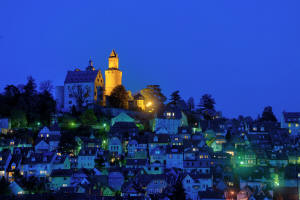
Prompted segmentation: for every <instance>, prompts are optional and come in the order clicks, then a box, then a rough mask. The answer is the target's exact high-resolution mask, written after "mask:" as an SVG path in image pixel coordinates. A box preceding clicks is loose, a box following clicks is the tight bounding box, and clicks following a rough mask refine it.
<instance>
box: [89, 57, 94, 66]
mask: <svg viewBox="0 0 300 200" xmlns="http://www.w3.org/2000/svg"><path fill="white" fill-rule="evenodd" d="M89 66H91V67H93V66H94V62H93V61H92V57H91V56H90V60H89Z"/></svg>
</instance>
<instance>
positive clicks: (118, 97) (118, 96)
mask: <svg viewBox="0 0 300 200" xmlns="http://www.w3.org/2000/svg"><path fill="white" fill-rule="evenodd" d="M128 98H129V97H128V93H127V91H126V89H125V87H124V86H123V85H118V86H116V87H115V88H114V89H113V91H112V92H111V94H110V96H109V97H108V99H109V104H110V106H112V107H114V108H123V109H128Z"/></svg>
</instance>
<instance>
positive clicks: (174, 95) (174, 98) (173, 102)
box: [169, 90, 181, 106]
mask: <svg viewBox="0 0 300 200" xmlns="http://www.w3.org/2000/svg"><path fill="white" fill-rule="evenodd" d="M180 99H181V97H180V95H179V90H176V91H175V92H173V93H172V94H171V98H170V103H169V104H171V105H175V106H176V105H177V104H178V102H179V100H180Z"/></svg>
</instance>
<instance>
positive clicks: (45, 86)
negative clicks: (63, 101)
mask: <svg viewBox="0 0 300 200" xmlns="http://www.w3.org/2000/svg"><path fill="white" fill-rule="evenodd" d="M53 89H54V87H53V84H52V81H50V80H47V81H42V82H41V83H40V91H41V92H42V93H44V92H46V91H47V92H48V93H50V94H51V93H52V91H53Z"/></svg>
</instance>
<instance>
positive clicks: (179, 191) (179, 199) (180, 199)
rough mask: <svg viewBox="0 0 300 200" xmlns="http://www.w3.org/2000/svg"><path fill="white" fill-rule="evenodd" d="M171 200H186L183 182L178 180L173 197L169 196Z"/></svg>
mask: <svg viewBox="0 0 300 200" xmlns="http://www.w3.org/2000/svg"><path fill="white" fill-rule="evenodd" d="M169 198H170V199H171V200H185V199H186V193H185V190H184V188H183V185H182V180H181V179H179V180H177V182H176V184H175V185H174V191H173V194H172V195H171V196H169Z"/></svg>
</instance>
